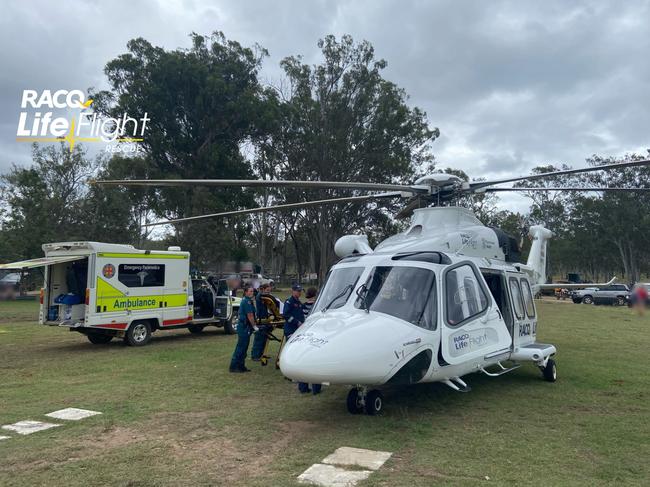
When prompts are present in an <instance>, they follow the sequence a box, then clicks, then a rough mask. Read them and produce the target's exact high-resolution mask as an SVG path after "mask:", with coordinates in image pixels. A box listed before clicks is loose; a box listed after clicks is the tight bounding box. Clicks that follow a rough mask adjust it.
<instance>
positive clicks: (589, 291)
mask: <svg viewBox="0 0 650 487" xmlns="http://www.w3.org/2000/svg"><path fill="white" fill-rule="evenodd" d="M596 291H598V288H597V287H586V288H584V289H576V290H575V291H572V292H571V299H572V300H573V302H574V303H576V304H580V303H582V300H583V299H584V297H585V296H588V298H587V299H588V300H589V302H588V303H586V304H591V303H593V296H594V292H596Z"/></svg>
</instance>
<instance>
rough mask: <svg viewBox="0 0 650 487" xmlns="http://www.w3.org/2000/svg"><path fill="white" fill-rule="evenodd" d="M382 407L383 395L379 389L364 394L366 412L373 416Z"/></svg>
mask: <svg viewBox="0 0 650 487" xmlns="http://www.w3.org/2000/svg"><path fill="white" fill-rule="evenodd" d="M383 407H384V396H383V395H382V393H381V392H380V391H378V390H377V389H374V390H372V391H370V392H369V393H368V394H367V395H366V414H367V415H369V416H375V415H377V414H379V413H380V412H381V410H382V408H383Z"/></svg>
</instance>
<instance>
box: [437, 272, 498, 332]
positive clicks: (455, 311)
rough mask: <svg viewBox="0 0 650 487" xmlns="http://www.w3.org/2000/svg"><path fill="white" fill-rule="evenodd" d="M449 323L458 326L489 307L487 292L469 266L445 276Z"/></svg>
mask: <svg viewBox="0 0 650 487" xmlns="http://www.w3.org/2000/svg"><path fill="white" fill-rule="evenodd" d="M445 294H446V301H447V303H446V304H447V306H446V315H447V323H449V324H450V325H452V326H457V325H458V324H460V323H461V322H464V321H465V320H468V319H469V318H471V317H473V316H476V315H478V314H480V313H482V312H483V311H485V310H486V309H487V307H488V298H487V296H486V294H485V290H484V289H483V287H482V286H481V284H480V281H479V279H478V277H477V275H476V273H475V272H474V269H473V268H472V267H471V266H469V265H461V266H459V267H456V268H455V269H452V270H450V271H448V272H447V273H446V275H445Z"/></svg>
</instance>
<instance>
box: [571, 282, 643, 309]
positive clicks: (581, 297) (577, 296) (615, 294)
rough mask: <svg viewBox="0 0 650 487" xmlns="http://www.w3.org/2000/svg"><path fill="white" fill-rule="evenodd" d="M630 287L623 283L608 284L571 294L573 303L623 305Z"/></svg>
mask: <svg viewBox="0 0 650 487" xmlns="http://www.w3.org/2000/svg"><path fill="white" fill-rule="evenodd" d="M629 293H630V288H629V287H627V286H626V285H625V284H610V285H609V286H603V287H601V288H594V287H590V288H586V289H581V290H579V291H576V292H574V293H573V295H572V296H571V299H573V302H574V303H583V304H611V305H616V306H623V305H625V303H626V302H627V296H628V294H629Z"/></svg>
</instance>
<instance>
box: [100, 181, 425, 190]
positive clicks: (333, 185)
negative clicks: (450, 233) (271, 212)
mask: <svg viewBox="0 0 650 487" xmlns="http://www.w3.org/2000/svg"><path fill="white" fill-rule="evenodd" d="M93 184H100V185H103V186H239V187H251V188H306V189H319V188H320V189H338V188H340V189H369V190H374V191H405V192H409V193H413V194H418V193H427V192H429V188H428V187H427V186H424V185H422V186H408V185H403V184H384V183H360V182H346V181H286V180H276V179H273V180H270V179H257V180H251V179H117V180H115V179H113V180H103V181H102V180H95V181H93Z"/></svg>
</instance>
